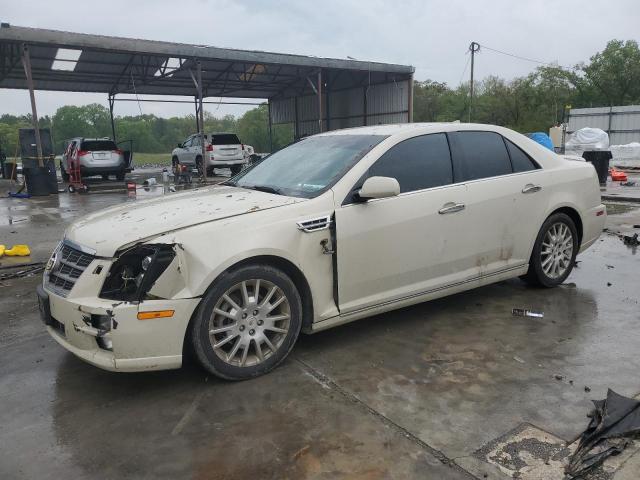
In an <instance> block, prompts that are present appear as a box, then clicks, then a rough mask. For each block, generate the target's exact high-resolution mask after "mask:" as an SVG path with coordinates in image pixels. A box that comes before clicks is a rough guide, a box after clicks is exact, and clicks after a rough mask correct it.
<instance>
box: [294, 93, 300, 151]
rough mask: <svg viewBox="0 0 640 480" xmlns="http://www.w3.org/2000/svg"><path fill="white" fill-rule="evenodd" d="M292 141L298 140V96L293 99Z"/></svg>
mask: <svg viewBox="0 0 640 480" xmlns="http://www.w3.org/2000/svg"><path fill="white" fill-rule="evenodd" d="M293 110H294V111H293V118H294V124H293V139H294V140H298V138H300V125H298V96H297V95H296V96H295V97H293Z"/></svg>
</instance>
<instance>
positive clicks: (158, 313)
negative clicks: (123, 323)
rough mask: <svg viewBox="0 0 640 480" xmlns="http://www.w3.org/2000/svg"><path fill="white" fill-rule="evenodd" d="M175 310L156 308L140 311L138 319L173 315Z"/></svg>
mask: <svg viewBox="0 0 640 480" xmlns="http://www.w3.org/2000/svg"><path fill="white" fill-rule="evenodd" d="M174 313H175V310H156V311H153V312H138V320H153V319H154V318H168V317H173V314H174Z"/></svg>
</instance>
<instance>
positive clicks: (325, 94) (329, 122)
mask: <svg viewBox="0 0 640 480" xmlns="http://www.w3.org/2000/svg"><path fill="white" fill-rule="evenodd" d="M330 88H331V81H330V76H329V75H327V89H326V91H325V92H324V105H325V115H326V116H327V132H328V131H329V130H331V111H330V108H329V107H330V105H329V89H330Z"/></svg>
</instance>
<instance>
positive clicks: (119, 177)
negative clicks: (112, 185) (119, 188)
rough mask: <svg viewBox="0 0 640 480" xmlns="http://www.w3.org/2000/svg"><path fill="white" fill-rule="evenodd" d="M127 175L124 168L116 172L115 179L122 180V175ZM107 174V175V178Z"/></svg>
mask: <svg viewBox="0 0 640 480" xmlns="http://www.w3.org/2000/svg"><path fill="white" fill-rule="evenodd" d="M126 175H127V172H125V171H124V170H121V171H119V172H118V173H116V180H117V181H119V182H122V181H124V177H125V176H126ZM108 177H109V176H108V175H107V178H108Z"/></svg>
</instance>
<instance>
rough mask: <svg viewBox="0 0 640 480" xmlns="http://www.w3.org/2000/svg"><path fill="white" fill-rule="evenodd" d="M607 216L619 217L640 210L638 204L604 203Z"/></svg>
mask: <svg viewBox="0 0 640 480" xmlns="http://www.w3.org/2000/svg"><path fill="white" fill-rule="evenodd" d="M605 205H606V206H607V215H620V214H623V213H629V212H631V211H633V210H636V209H638V208H640V204H637V205H634V204H631V203H612V202H605Z"/></svg>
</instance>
